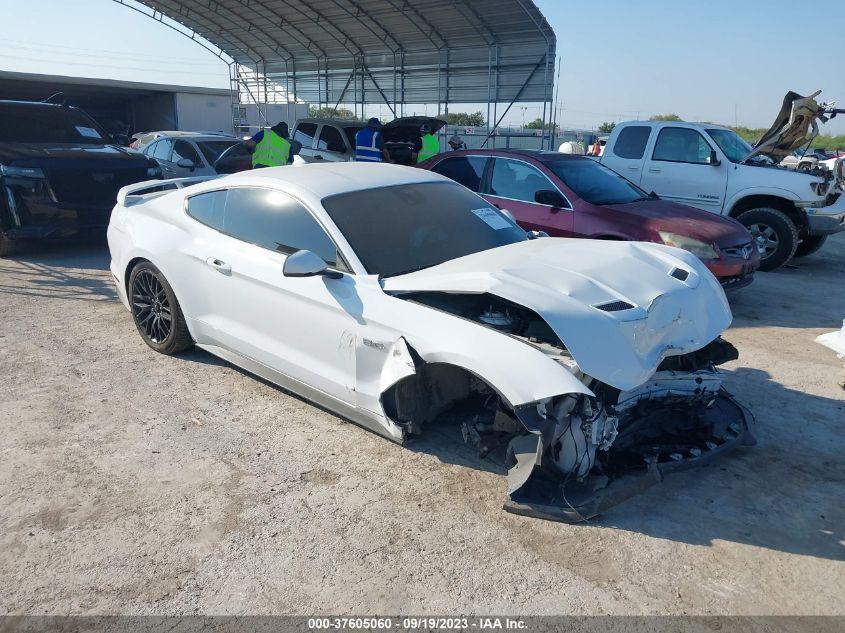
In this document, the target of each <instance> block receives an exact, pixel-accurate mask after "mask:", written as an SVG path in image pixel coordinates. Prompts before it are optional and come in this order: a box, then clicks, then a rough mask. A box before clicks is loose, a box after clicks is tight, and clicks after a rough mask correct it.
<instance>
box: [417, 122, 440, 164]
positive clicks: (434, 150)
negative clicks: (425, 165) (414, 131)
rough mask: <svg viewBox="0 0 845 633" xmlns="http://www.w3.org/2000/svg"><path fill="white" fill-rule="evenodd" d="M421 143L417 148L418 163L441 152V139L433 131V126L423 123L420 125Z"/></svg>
mask: <svg viewBox="0 0 845 633" xmlns="http://www.w3.org/2000/svg"><path fill="white" fill-rule="evenodd" d="M420 135H421V137H422V138H420V145H419V147H418V148H416V149H417V164H419V163H421V162H423V161H426V160H428V159H429V158H432V157H434V156H437V155H438V154H439V153H440V141H438V140H437V137H436V136H434V134H432V133H431V126H430V125H429V124H428V123H423V124H422V125H421V126H420Z"/></svg>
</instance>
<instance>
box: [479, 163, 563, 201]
mask: <svg viewBox="0 0 845 633" xmlns="http://www.w3.org/2000/svg"><path fill="white" fill-rule="evenodd" d="M548 189H552V190H556V189H557V188H556V187H555V186H554V185H553V184H552V182H551V181H550V180H549V179H548V178H546V176H545V175H544V174H543V173H542V172H541V171H540V170H538V169H537V168H536V167H533V166H531V165H529V164H528V163H523V162H520V161H517V160H511V159H509V158H497V159H495V161H494V162H493V176H492V178H491V180H490V194H491V195H494V196H500V197H502V198H511V199H512V200H521V201H522V202H534V201H535V200H534V195H535V194H536V193H537V192H538V191H542V190H548Z"/></svg>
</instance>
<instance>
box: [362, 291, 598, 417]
mask: <svg viewBox="0 0 845 633" xmlns="http://www.w3.org/2000/svg"><path fill="white" fill-rule="evenodd" d="M359 291H360V292H361V293H366V294H367V297H366V298H362V302H361V303H362V305H364V306H365V310H364V313H363V314H362V315H361V323H362V325H361V326H360V333H359V336H358V338H357V341H356V383H357V397H358V401H357V404H358V406H360V407H363V408H365V409H367V410H369V411H372V412H375V413H382V404H381V398H382V394H383V393H384V392H385V391H387V389H389V388H390V387H392V386H393V385H395V384H396V383H397V382H399V381H400V380H402V379H403V378H406V377H408V376H411V375H413V374H415V373H416V371H417V369H418V367H419V366H420V365H422V364H427V365H446V366H452V367H457V368H461V369H463V370H465V371H467V372H469V373H470V374H472V375H474V376H476V377H477V378H478V379H480V380H482V381H484V382H485V383H486V384H488V385H489V386H490V387H491V388H493V389H494V390H495V391H496V392H497V393H498V394H499V396H500V397H501V398H502V399H503V401H504V402H506V403H507V404H508V405H509V406H511V407H515V406H518V405H521V404H525V403H529V402H535V401H538V400H542V399H545V398H551V397H553V396H557V395H560V394H566V393H574V394H578V393H581V394H586V395H592V392H591V391H590V389H589V388H588V387H587V386H585V385H584V384H583V383H582V382H581V381H580V380H578V378H577V377H576V376H575V375H573V373H572V371H571V370H570V369H569V368H567V367H566V366H565V365H563V364H561V363H559V362H556V361H555V360H554V359H553V358H551V357H549V356H548V355H547V354H545V353H544V352H543V351H541V350H540V349H538V348H537V347H533V346H531V345H526V344H525V342H523V341H521V340H519V339H517V338H513V337H510V336H507V335H503V334H502V333H501V332H499V331H497V330H495V329H491V328H488V327H485V326H483V325H479V324H478V323H473V322H472V321H469V320H466V319H456V318H455V317H454V316H453V315H452V314H449V313H447V312H445V311H442V310H438V309H435V308H432V307H430V306H426V305H423V304H421V303H418V302H415V301H408V300H403V299H400V298H398V297H394V296H390V295H389V294H385V293H384V291H383V290H382V289H381V287H380V286H379V285H378V280H377V279H374V278H373V279H371V280H370V287H369V288H367V284H360V285H359ZM370 307H372V310H370V309H369V308H370ZM384 314H390V315H391V319H390V323H387V322H386V321H385V320H384V318H383V315H384ZM394 323H401V324H402V329H401V330H399V329H398V328H396V327H395V326H394V325H393V324H394Z"/></svg>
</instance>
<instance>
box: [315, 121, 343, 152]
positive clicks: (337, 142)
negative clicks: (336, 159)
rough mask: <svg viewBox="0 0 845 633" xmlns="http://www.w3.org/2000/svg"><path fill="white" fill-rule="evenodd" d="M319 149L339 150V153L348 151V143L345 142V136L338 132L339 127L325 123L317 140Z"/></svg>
mask: <svg viewBox="0 0 845 633" xmlns="http://www.w3.org/2000/svg"><path fill="white" fill-rule="evenodd" d="M317 149H322V150H325V151H327V152H338V153H339V154H345V153H346V145H344V143H343V137H342V136H341V135H340V132H338V130H337V128H336V127H334V126H332V125H324V126H323V129H322V130H320V138H319V140H318V141H317Z"/></svg>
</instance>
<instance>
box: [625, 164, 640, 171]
mask: <svg viewBox="0 0 845 633" xmlns="http://www.w3.org/2000/svg"><path fill="white" fill-rule="evenodd" d="M639 170H640V168H639V167H637V166H636V165H628V171H639Z"/></svg>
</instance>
